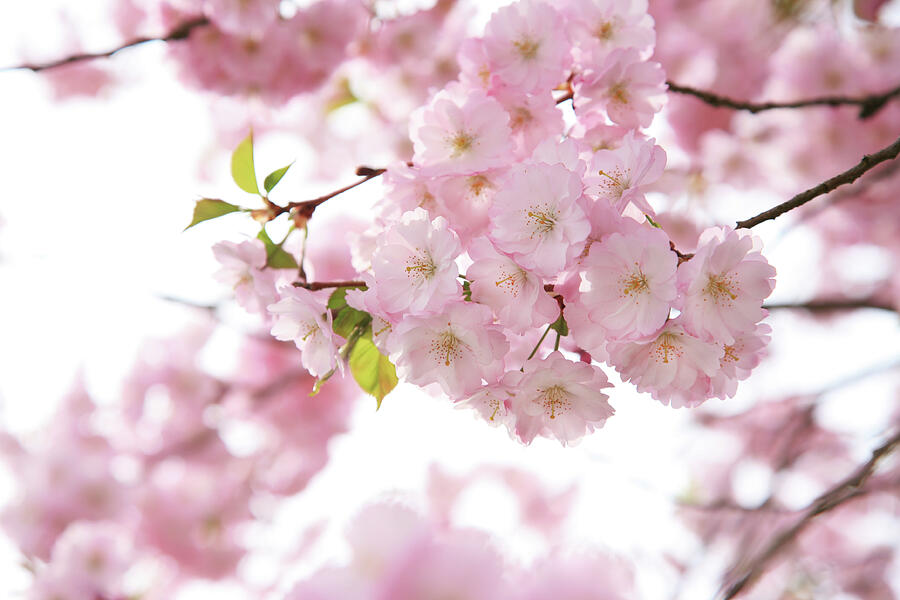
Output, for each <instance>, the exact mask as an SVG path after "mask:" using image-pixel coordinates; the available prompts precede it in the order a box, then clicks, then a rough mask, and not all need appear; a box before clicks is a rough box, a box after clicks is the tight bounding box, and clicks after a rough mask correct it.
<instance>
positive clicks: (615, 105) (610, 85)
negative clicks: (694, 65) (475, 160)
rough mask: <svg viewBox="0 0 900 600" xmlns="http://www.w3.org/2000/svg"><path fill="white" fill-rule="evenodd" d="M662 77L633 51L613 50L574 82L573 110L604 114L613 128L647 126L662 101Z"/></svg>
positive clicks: (658, 68) (656, 66)
mask: <svg viewBox="0 0 900 600" xmlns="http://www.w3.org/2000/svg"><path fill="white" fill-rule="evenodd" d="M665 82H666V74H665V73H664V72H663V70H662V67H661V66H660V64H659V63H656V62H644V61H641V60H640V54H639V53H638V51H637V50H635V49H634V48H627V49H620V50H615V51H614V52H612V54H610V55H609V58H608V59H607V60H606V61H605V62H604V67H602V68H601V69H600V70H598V71H587V72H585V73H584V75H583V76H581V77H576V79H575V109H576V112H578V111H584V110H586V111H593V110H597V109H602V110H605V111H606V115H607V116H608V117H609V119H610V120H611V121H612V122H613V123H616V124H617V125H623V126H625V127H629V128H636V127H647V126H649V125H650V122H651V121H652V120H653V115H655V114H656V113H657V112H659V110H660V109H661V108H662V106H663V103H664V102H665V99H666V86H665Z"/></svg>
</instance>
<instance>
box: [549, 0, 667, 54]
mask: <svg viewBox="0 0 900 600" xmlns="http://www.w3.org/2000/svg"><path fill="white" fill-rule="evenodd" d="M567 9H568V10H567V12H568V13H569V15H570V20H569V32H570V37H571V38H572V41H573V43H574V44H575V46H576V48H577V51H576V53H575V54H576V62H577V63H579V64H580V65H582V66H583V67H584V68H586V69H589V68H591V67H596V66H597V65H601V64H603V62H602V61H603V60H604V59H605V58H606V57H607V56H609V53H610V52H612V51H613V50H615V49H617V48H635V49H636V50H639V51H640V52H641V54H644V55H646V54H649V51H651V50H652V49H653V44H654V42H655V41H656V33H655V32H654V30H653V17H651V16H650V15H649V14H647V0H631V1H629V2H621V1H620V0H586V1H582V0H571V1H570V2H569V6H568V7H567Z"/></svg>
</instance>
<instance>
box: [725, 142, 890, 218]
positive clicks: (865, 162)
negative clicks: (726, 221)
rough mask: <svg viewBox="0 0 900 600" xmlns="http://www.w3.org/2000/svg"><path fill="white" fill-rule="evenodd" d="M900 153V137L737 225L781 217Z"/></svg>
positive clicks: (851, 181)
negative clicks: (844, 169)
mask: <svg viewBox="0 0 900 600" xmlns="http://www.w3.org/2000/svg"><path fill="white" fill-rule="evenodd" d="M898 154H900V138H898V139H897V140H896V141H895V142H894V143H893V144H891V145H890V146H888V147H886V148H882V149H881V150H879V151H878V152H876V153H875V154H866V155H865V156H863V157H862V160H860V161H859V164H857V165H856V166H855V167H852V168H850V169H847V170H846V171H844V172H843V173H840V174H838V175H835V176H834V177H832V178H831V179H829V180H827V181H823V182H822V183H820V184H819V185H817V186H815V187H812V188H810V189H808V190H806V191H805V192H801V193H799V194H797V195H796V196H794V197H793V198H791V199H790V200H788V201H787V202H782V203H781V204H779V205H778V206H775V207H774V208H770V209H769V210H767V211H765V212H762V213H760V214H758V215H756V216H755V217H752V218H750V219H747V220H745V221H738V222H737V225H736V227H737V228H738V229H740V228H746V229H749V228H751V227H755V226H756V225H759V224H760V223H763V222H764V221H769V220H771V219H774V218H776V217H779V216H781V215H783V214H784V213H786V212H788V211H790V210H793V209H795V208H797V207H799V206H803V205H804V204H806V203H807V202H809V201H810V200H812V199H814V198H817V197H819V196H821V195H823V194H827V193H828V192H831V191H833V190H835V189H836V188H838V187H840V186H842V185H846V184H848V183H853V182H854V181H856V180H857V179H859V178H860V177H862V176H863V175H864V174H865V173H866V172H867V171H869V170H871V169H873V168H874V167H875V166H877V165H879V164H881V163H883V162H885V161H888V160H893V159H895V158H897V155H898Z"/></svg>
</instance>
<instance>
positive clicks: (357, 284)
mask: <svg viewBox="0 0 900 600" xmlns="http://www.w3.org/2000/svg"><path fill="white" fill-rule="evenodd" d="M294 287H302V288H306V289H308V290H312V291H316V290H327V289H330V288H342V287H346V288H367V287H368V286H367V285H366V282H365V281H310V282H306V281H295V282H294Z"/></svg>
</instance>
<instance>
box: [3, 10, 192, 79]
mask: <svg viewBox="0 0 900 600" xmlns="http://www.w3.org/2000/svg"><path fill="white" fill-rule="evenodd" d="M205 25H209V19H207V18H206V17H198V18H196V19H191V20H190V21H185V22H184V23H181V24H180V25H177V26H175V28H174V29H172V30H171V31H170V32H169V33H167V34H165V35H163V36H160V37H139V38H135V39H133V40H131V41H129V42H126V43H124V44H122V45H121V46H119V47H117V48H113V49H112V50H107V51H106V52H86V53H82V54H73V55H71V56H67V57H65V58H60V59H57V60H53V61H50V62H46V63H34V64H29V63H26V64H23V65H17V66H15V67H4V68H0V71H17V70H21V69H27V70H29V71H34V72H35V73H37V72H39V71H44V70H47V69H53V68H55V67H61V66H63V65H68V64H72V63H77V62H83V61H87V60H94V59H95V58H109V57H110V56H112V55H113V54H116V53H117V52H120V51H122V50H125V49H126V48H131V47H133V46H139V45H141V44H146V43H147V42H175V41H178V40H183V39H185V38H187V37H188V35H190V33H191V31H193V30H194V29H196V28H198V27H203V26H205Z"/></svg>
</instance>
